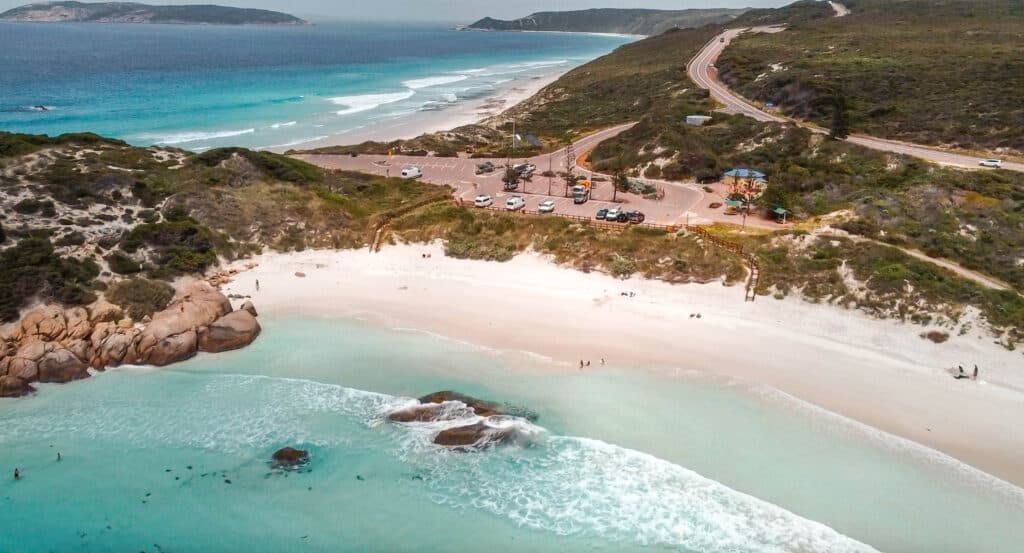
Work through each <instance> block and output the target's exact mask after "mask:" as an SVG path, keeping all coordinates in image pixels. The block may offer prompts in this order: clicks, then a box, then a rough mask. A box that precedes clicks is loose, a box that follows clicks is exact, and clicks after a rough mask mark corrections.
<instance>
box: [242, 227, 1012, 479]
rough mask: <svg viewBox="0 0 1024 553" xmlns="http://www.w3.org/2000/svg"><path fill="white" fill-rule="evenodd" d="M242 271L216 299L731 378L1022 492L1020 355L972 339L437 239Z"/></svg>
mask: <svg viewBox="0 0 1024 553" xmlns="http://www.w3.org/2000/svg"><path fill="white" fill-rule="evenodd" d="M424 253H429V254H430V257H429V258H424V257H422V255H423V254H424ZM252 262H256V263H258V265H257V266H256V267H254V268H252V269H249V270H245V267H244V266H243V265H238V267H237V268H239V269H242V272H240V273H239V274H238V275H236V276H235V278H234V279H233V280H232V281H231V282H229V283H228V284H225V285H224V287H223V288H224V293H226V294H230V293H235V294H243V295H244V294H251V295H252V296H253V300H254V301H255V302H256V303H257V304H258V305H259V306H260V311H261V313H265V314H267V315H270V316H276V315H278V316H287V315H304V316H325V317H342V318H353V319H361V320H363V321H366V322H367V323H369V324H378V325H383V326H386V327H388V328H408V329H417V330H419V331H422V332H428V333H433V334H437V335H440V336H444V337H446V338H449V339H453V340H458V341H462V342H466V343H470V344H474V345H476V346H480V347H485V348H489V349H494V350H497V351H504V352H515V353H530V354H535V355H540V356H543V357H547V358H550V359H552V360H553V361H554V362H555V363H557V364H559V365H561V366H563V367H564V368H565V370H577V369H578V367H577V366H576V363H577V362H578V360H579V359H581V358H583V359H586V360H590V361H591V362H592V363H593V365H594V366H599V360H600V359H601V358H604V359H606V361H607V364H608V365H609V366H611V367H618V368H627V369H631V370H632V369H637V370H659V371H668V372H669V373H670V374H671V373H672V372H679V371H686V372H692V371H696V372H698V373H703V374H708V375H713V376H723V377H728V378H735V379H738V380H740V381H743V382H746V383H751V384H758V385H765V386H768V387H770V388H772V389H774V390H777V391H779V392H781V393H783V394H786V395H789V396H792V397H793V398H796V399H798V400H801V401H803V402H807V403H809V404H810V405H813V406H815V407H819V408H822V409H824V410H826V411H829V412H831V413H834V414H837V415H841V416H843V417H846V418H849V419H852V420H853V421H856V422H859V423H863V424H865V425H867V426H869V427H872V428H874V429H877V430H881V431H883V432H886V433H888V434H892V435H894V436H897V437H900V438H904V439H907V440H910V441H912V442H915V443H917V444H921V445H923V446H926V447H929V448H932V449H935V450H938V451H940V452H942V453H945V454H947V455H949V456H951V457H953V458H954V459H956V460H958V461H961V462H963V463H966V464H968V465H970V466H972V467H975V468H977V469H980V470H981V471H984V472H986V473H988V474H990V475H992V476H994V477H996V478H999V479H1002V480H1004V481H1006V482H1007V483H1010V484H1012V485H1015V486H1018V487H1019V486H1022V485H1024V466H1021V465H1020V463H1019V452H1020V451H1024V435H1021V434H1020V433H1019V432H1016V431H1015V430H1014V427H1013V421H1014V420H1015V419H1017V418H1018V417H1019V416H1020V415H1022V414H1024V392H1022V391H1021V390H1024V381H1022V380H1024V377H1022V375H1020V374H1016V373H1014V372H1013V370H1012V367H1013V366H1015V364H1018V365H1019V362H1020V361H1019V359H1018V358H1019V356H1020V353H1015V352H1010V351H1006V350H1004V349H1002V348H1001V347H999V346H996V345H994V344H993V343H992V340H991V339H988V338H987V337H985V336H983V335H982V334H980V333H978V331H971V332H969V333H967V334H966V335H963V336H955V337H953V338H952V339H951V340H950V341H949V342H946V343H944V344H933V343H932V342H930V341H927V340H924V339H922V338H920V337H919V334H920V333H921V332H923V331H925V330H926V327H921V326H917V325H912V324H904V323H899V322H894V321H884V320H877V319H872V318H870V317H869V316H867V315H865V314H862V313H859V312H852V311H845V310H842V309H841V308H838V307H833V306H815V305H813V304H811V303H807V302H804V301H803V300H797V299H788V300H782V301H779V300H773V299H770V298H761V299H759V301H758V302H755V303H746V304H745V303H744V302H743V301H742V288H739V287H724V286H721V285H719V284H706V285H698V284H687V285H670V284H667V283H664V282H659V281H649V280H643V279H640V278H636V277H634V278H632V279H629V280H625V281H622V280H617V279H614V278H612V277H610V276H607V275H601V274H595V273H591V274H584V273H581V272H578V271H575V270H573V269H568V268H563V267H558V266H556V265H555V264H553V263H551V262H550V261H548V260H547V259H545V258H542V257H541V256H540V255H537V254H532V253H531V254H522V255H519V256H517V257H516V258H515V259H513V260H512V261H509V262H507V263H496V262H485V261H466V260H457V259H452V258H448V257H445V256H444V252H443V248H442V247H441V246H440V245H439V244H432V245H401V246H389V247H386V248H385V249H384V250H383V251H382V252H380V253H377V254H369V253H367V252H366V251H365V250H350V251H327V250H320V251H306V252H300V253H291V254H264V255H262V256H259V257H256V258H253V259H250V260H248V261H247V263H252ZM296 272H302V273H304V274H305V275H306V276H305V277H301V278H300V277H297V276H295V273H296ZM256 279H259V280H260V283H261V289H260V291H259V292H256V291H255V280H256ZM624 291H632V292H634V293H635V296H633V297H629V296H622V295H621V293H622V292H624ZM691 313H693V314H696V313H700V314H701V317H700V318H695V317H691V316H690V314H691ZM509 329H515V331H511V330H509ZM957 363H962V364H964V365H966V366H968V367H970V366H971V365H972V364H973V363H978V365H979V366H980V367H981V368H982V372H981V376H980V378H979V380H978V381H977V382H974V381H957V380H954V379H953V378H951V376H950V374H949V373H948V372H947V369H946V368H945V367H949V366H950V365H955V364H957Z"/></svg>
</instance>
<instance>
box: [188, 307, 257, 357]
mask: <svg viewBox="0 0 1024 553" xmlns="http://www.w3.org/2000/svg"><path fill="white" fill-rule="evenodd" d="M246 303H248V302H246ZM248 305H250V306H251V305H252V304H251V303H249V304H248ZM255 310H256V309H255V308H253V311H255ZM259 333H260V323H258V322H256V317H255V316H253V314H252V313H250V312H249V311H243V310H242V309H239V310H238V311H232V312H231V313H228V314H227V315H224V316H223V317H221V318H219V319H217V320H216V321H213V322H212V323H210V325H209V326H206V327H200V329H199V349H200V350H201V351H207V352H210V353H217V352H220V351H228V350H232V349H238V348H241V347H245V346H247V345H249V344H250V343H252V341H253V340H255V339H256V336H259Z"/></svg>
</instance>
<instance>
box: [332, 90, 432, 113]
mask: <svg viewBox="0 0 1024 553" xmlns="http://www.w3.org/2000/svg"><path fill="white" fill-rule="evenodd" d="M413 94H416V91H415V90H406V91H405V92H390V93H384V94H357V95H354V96H336V97H334V98H330V101H331V103H333V104H335V105H339V106H342V107H344V108H345V109H341V110H338V111H337V112H336V113H337V114H338V115H349V114H352V113H359V112H363V111H369V110H371V109H374V108H376V107H379V106H382V105H384V104H391V103H394V102H401V101H402V100H406V99H409V98H412V96H413Z"/></svg>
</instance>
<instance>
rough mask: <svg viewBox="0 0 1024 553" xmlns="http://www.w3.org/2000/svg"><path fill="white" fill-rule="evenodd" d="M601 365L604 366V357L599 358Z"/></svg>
mask: <svg viewBox="0 0 1024 553" xmlns="http://www.w3.org/2000/svg"><path fill="white" fill-rule="evenodd" d="M601 364H602V365H604V357H602V358H601Z"/></svg>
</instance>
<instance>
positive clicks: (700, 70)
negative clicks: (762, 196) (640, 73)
mask: <svg viewBox="0 0 1024 553" xmlns="http://www.w3.org/2000/svg"><path fill="white" fill-rule="evenodd" d="M833 7H835V4H834V3H833ZM844 9H845V8H844ZM847 13H849V11H848V10H847V11H845V12H841V11H840V10H838V9H837V10H836V16H837V17H841V16H843V15H846V14H847ZM781 29H782V28H781V27H754V28H751V29H746V28H744V29H728V30H726V31H724V32H723V33H722V34H720V35H718V36H716V37H715V38H714V39H712V40H711V42H708V43H707V45H705V46H704V48H703V49H702V50H701V51H700V52H698V53H697V55H696V56H694V57H693V59H691V60H690V62H689V63H688V64H687V65H686V72H687V74H688V75H689V76H690V79H692V80H693V82H694V83H696V84H697V86H699V87H701V88H704V89H707V90H708V91H709V92H710V93H711V96H712V97H713V98H715V100H718V101H719V102H721V103H722V104H724V105H725V111H727V112H730V113H740V114H743V115H746V116H748V117H752V118H754V119H756V120H758V121H766V122H770V121H774V122H779V123H784V122H794V123H796V124H798V125H800V126H802V127H805V128H808V129H810V130H812V131H814V132H818V133H823V134H824V133H826V132H828V131H827V130H825V129H822V128H820V127H817V126H815V125H810V124H807V123H803V122H800V121H793V120H791V119H789V118H786V117H781V116H779V115H775V114H773V113H768V112H766V111H764V110H763V109H762V108H761V107H760V106H758V105H755V104H754V103H752V102H750V101H748V100H746V99H745V98H743V97H741V96H740V95H739V94H736V93H734V92H733V91H731V90H729V88H728V87H726V86H725V85H724V84H722V83H721V82H720V81H719V80H718V70H717V69H716V68H715V67H714V63H715V61H716V60H718V56H719V55H720V54H721V53H722V51H723V50H724V49H725V47H726V46H728V45H729V43H730V42H732V40H733V39H734V38H736V37H737V36H739V35H740V34H741V33H744V32H777V31H779V30H781ZM847 142H852V143H854V144H857V145H859V146H864V147H865V148H871V149H872V150H880V151H883V152H892V153H897V154H905V155H908V156H912V157H916V158H920V159H924V160H927V161H931V162H933V163H938V164H941V165H952V166H956V167H965V168H971V169H980V168H981V167H979V165H978V162H979V161H981V158H979V157H978V156H973V155H970V154H962V153H956V152H948V151H945V150H938V149H935V148H931V147H928V146H921V145H918V144H910V143H907V142H901V141H898V140H888V139H884V138H875V137H871V136H863V135H853V136H850V137H849V138H847ZM1003 169H1009V170H1011V171H1022V172H1024V163H1017V162H1009V161H1004V162H1003Z"/></svg>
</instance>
